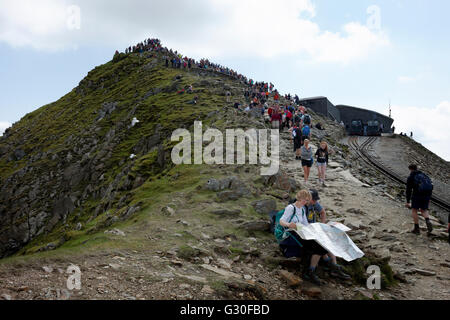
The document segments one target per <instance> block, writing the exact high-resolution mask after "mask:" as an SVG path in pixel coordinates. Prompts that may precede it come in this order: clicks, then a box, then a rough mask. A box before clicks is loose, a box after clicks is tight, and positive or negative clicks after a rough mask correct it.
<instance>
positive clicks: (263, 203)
mask: <svg viewBox="0 0 450 320" xmlns="http://www.w3.org/2000/svg"><path fill="white" fill-rule="evenodd" d="M252 206H253V208H254V209H255V211H256V212H257V213H259V214H263V215H268V214H269V213H270V212H272V211H276V209H277V203H276V201H275V200H273V199H265V200H258V201H255V202H253V204H252Z"/></svg>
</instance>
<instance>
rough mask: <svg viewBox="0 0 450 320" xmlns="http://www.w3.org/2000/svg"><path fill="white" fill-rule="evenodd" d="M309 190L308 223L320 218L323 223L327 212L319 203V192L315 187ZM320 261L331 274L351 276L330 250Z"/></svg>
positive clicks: (342, 277)
mask: <svg viewBox="0 0 450 320" xmlns="http://www.w3.org/2000/svg"><path fill="white" fill-rule="evenodd" d="M309 192H310V193H311V200H310V201H309V203H308V204H306V205H305V209H306V218H307V219H308V223H316V222H319V219H320V222H321V223H324V224H325V223H326V222H327V214H326V212H325V209H324V208H323V207H322V206H321V204H320V203H319V200H320V197H319V192H317V190H315V189H311V190H309ZM322 262H324V263H325V268H326V269H328V270H329V271H330V275H331V276H333V277H337V278H341V279H344V280H347V279H350V278H351V277H350V276H349V275H348V274H346V273H345V272H343V271H342V267H341V266H340V265H338V264H337V260H336V256H335V255H334V254H332V253H331V252H328V254H326V255H324V256H323V257H322Z"/></svg>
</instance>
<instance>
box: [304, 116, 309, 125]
mask: <svg viewBox="0 0 450 320" xmlns="http://www.w3.org/2000/svg"><path fill="white" fill-rule="evenodd" d="M303 123H304V124H311V117H310V116H309V115H305V118H304V119H303Z"/></svg>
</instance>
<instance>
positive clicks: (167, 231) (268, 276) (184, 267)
mask: <svg viewBox="0 0 450 320" xmlns="http://www.w3.org/2000/svg"><path fill="white" fill-rule="evenodd" d="M315 117H317V116H315ZM321 121H322V122H324V123H325V126H326V128H327V130H326V131H323V132H320V131H316V130H314V131H313V137H314V138H313V145H314V146H315V145H317V142H318V140H319V139H320V138H326V139H327V140H329V141H330V140H331V141H333V142H331V144H332V146H333V149H334V151H335V153H334V154H333V155H332V156H331V162H330V165H329V168H328V172H327V187H321V186H319V184H318V182H317V171H316V170H317V169H316V167H313V168H312V170H311V177H310V181H309V182H308V183H307V185H304V183H303V173H302V170H301V163H300V161H296V160H294V159H295V157H294V156H293V153H292V150H291V148H292V146H291V142H290V139H289V134H288V133H287V132H284V133H283V134H282V147H281V160H282V163H281V169H282V171H283V172H284V173H285V174H286V175H280V176H278V177H277V178H276V179H275V181H274V182H273V181H272V182H270V181H269V182H267V181H265V182H264V186H259V185H258V184H257V182H256V181H258V179H260V178H259V177H257V173H256V171H255V170H254V168H251V167H248V166H242V167H235V168H234V169H233V170H230V168H228V167H225V166H222V167H218V168H211V169H209V170H204V171H203V172H202V174H203V175H205V176H207V175H208V174H212V173H213V172H215V173H217V172H218V171H219V172H221V173H223V179H222V180H213V179H210V180H209V181H208V182H207V183H206V184H205V186H204V187H203V188H197V189H196V190H195V191H191V192H187V193H184V192H178V193H172V194H170V199H171V200H170V201H168V206H164V207H161V208H160V209H159V211H158V212H156V211H155V210H153V211H152V212H149V216H148V217H149V218H148V220H147V221H146V222H144V223H139V224H129V225H126V226H123V227H121V228H120V229H117V228H111V229H110V230H109V231H107V233H105V237H107V238H108V241H110V242H111V243H114V244H117V245H114V246H113V245H111V246H110V247H109V248H105V247H102V249H101V250H98V249H97V250H96V249H89V250H88V249H86V250H81V251H78V252H77V253H76V254H75V253H73V252H61V253H57V252H58V251H54V252H56V254H55V253H54V252H53V253H52V254H46V253H43V254H40V255H36V256H25V257H15V258H13V259H9V260H6V261H3V263H1V264H0V297H1V298H3V299H7V300H8V299H38V300H52V299H132V300H135V299H138V300H139V299H141V300H144V299H224V298H225V299H289V300H302V299H439V300H441V299H450V291H449V288H450V254H449V244H448V243H447V242H446V241H445V239H444V238H443V237H442V238H439V237H433V238H429V237H427V236H426V233H425V232H423V233H422V234H421V235H420V236H415V235H412V234H409V233H408V231H409V229H411V227H412V222H411V218H410V213H409V211H408V210H407V209H405V208H404V207H403V202H402V200H401V199H397V198H396V196H395V195H392V194H391V193H389V192H387V191H392V192H393V190H394V187H395V186H390V185H388V184H389V183H388V182H384V183H382V182H380V183H379V184H374V183H373V179H374V178H373V176H369V177H368V175H367V172H365V171H362V170H361V168H360V165H359V164H358V163H357V162H354V161H353V160H352V155H351V154H348V153H346V152H345V147H344V146H342V145H340V144H339V143H337V142H336V141H334V140H333V139H335V138H336V137H337V136H339V134H340V133H339V132H340V130H341V129H340V128H339V126H337V125H335V124H333V123H332V122H329V121H327V120H324V119H321ZM361 171H362V172H361ZM231 175H233V176H234V178H230V176H231ZM255 177H256V178H255ZM290 178H293V179H295V181H296V182H295V183H293V181H292V179H290ZM377 179H379V180H380V181H383V178H382V177H377ZM366 182H368V183H372V184H371V185H369V184H368V183H366ZM224 184H226V185H227V186H226V187H225V191H219V190H223V189H221V187H220V185H222V186H223V185H224ZM267 184H269V187H267ZM292 184H294V185H296V186H295V188H294V190H291V189H292V187H293V186H292ZM270 185H271V186H270ZM277 185H278V187H277ZM217 186H219V187H217ZM311 187H316V188H317V189H318V190H319V192H320V196H321V203H322V205H323V206H324V207H325V208H326V210H327V216H328V219H329V220H331V221H339V222H342V223H344V224H345V225H347V226H349V227H350V228H352V229H353V230H352V231H351V232H349V235H350V236H351V238H352V239H353V240H354V241H355V243H356V244H357V245H358V246H359V247H360V248H361V249H362V250H363V251H364V252H365V253H368V252H371V253H373V254H375V255H376V256H378V257H379V258H381V259H384V261H389V264H390V266H391V267H392V269H393V271H394V276H395V279H396V283H395V284H393V285H392V286H390V287H389V288H387V289H385V290H377V291H370V290H368V289H366V288H365V287H364V285H362V283H356V281H354V282H347V283H343V282H342V281H340V280H336V279H332V278H330V277H329V275H328V274H327V273H326V272H323V271H321V272H320V277H321V278H322V279H323V280H324V281H325V282H326V284H325V285H323V286H321V287H320V288H318V287H315V286H312V285H311V284H309V283H308V282H307V281H303V280H302V279H301V272H300V269H301V262H299V261H296V260H286V259H283V258H282V256H281V255H280V253H279V250H278V248H277V245H276V242H275V239H274V237H273V236H272V235H271V234H270V233H268V232H267V231H266V230H267V215H266V214H267V212H268V211H270V209H275V208H277V209H280V208H281V207H283V206H285V205H286V201H287V198H288V197H289V192H291V195H292V191H295V190H298V189H300V188H311ZM205 189H206V191H205ZM246 190H247V191H246ZM209 191H216V193H217V198H215V197H212V196H210V193H207V192H209ZM217 191H219V192H217ZM246 192H251V193H253V194H254V195H257V196H258V198H260V199H261V200H259V201H256V202H255V201H249V200H248V199H246V198H245V196H244V197H241V193H242V194H245V193H246ZM233 199H235V200H233ZM254 211H256V212H257V213H258V214H260V218H258V219H255V218H254V214H253V213H254ZM432 221H433V224H434V226H435V230H436V231H435V233H436V234H439V233H440V232H444V231H445V230H444V229H445V228H444V227H445V226H444V225H442V224H441V223H440V222H439V220H438V219H436V218H433V219H432ZM424 226H425V224H424V222H423V221H422V225H421V227H422V228H424ZM236 230H240V231H236ZM423 230H425V229H423ZM91 241H95V239H94V240H91ZM70 265H76V266H78V267H79V268H80V269H81V272H82V273H81V290H68V289H67V279H68V277H69V274H67V273H66V271H67V268H68V267H69V266H70Z"/></svg>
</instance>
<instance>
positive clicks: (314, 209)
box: [306, 189, 327, 223]
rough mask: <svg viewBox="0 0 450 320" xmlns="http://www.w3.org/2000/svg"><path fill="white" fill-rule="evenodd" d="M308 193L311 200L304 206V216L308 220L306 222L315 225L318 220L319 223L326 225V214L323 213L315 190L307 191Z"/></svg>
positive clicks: (323, 210)
mask: <svg viewBox="0 0 450 320" xmlns="http://www.w3.org/2000/svg"><path fill="white" fill-rule="evenodd" d="M309 192H310V193H311V200H310V201H309V203H308V204H307V205H306V213H307V214H306V216H307V218H308V222H309V223H316V222H319V221H318V220H319V219H318V218H320V222H321V223H326V221H327V214H326V212H325V209H324V208H323V207H322V206H321V205H320V203H319V200H320V197H319V193H318V192H317V190H315V189H311V190H309Z"/></svg>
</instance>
